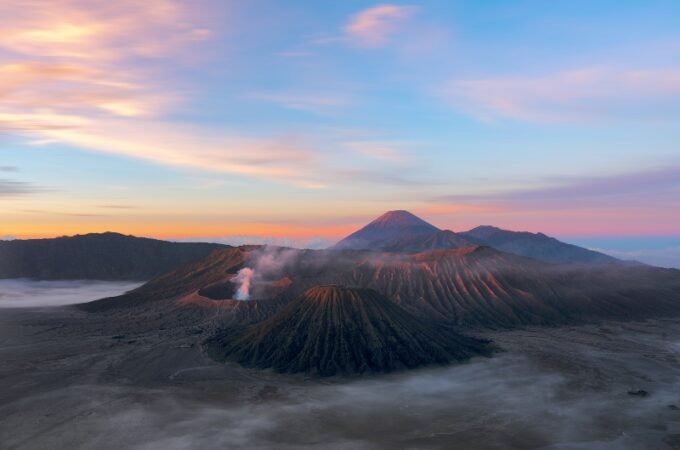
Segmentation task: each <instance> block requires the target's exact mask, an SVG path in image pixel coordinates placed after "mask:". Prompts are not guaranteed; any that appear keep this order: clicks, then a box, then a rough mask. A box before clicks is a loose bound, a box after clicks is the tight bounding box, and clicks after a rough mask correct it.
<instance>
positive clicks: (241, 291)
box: [232, 267, 255, 300]
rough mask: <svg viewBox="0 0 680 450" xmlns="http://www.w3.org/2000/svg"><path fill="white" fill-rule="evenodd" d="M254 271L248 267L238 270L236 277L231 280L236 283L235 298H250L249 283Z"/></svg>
mask: <svg viewBox="0 0 680 450" xmlns="http://www.w3.org/2000/svg"><path fill="white" fill-rule="evenodd" d="M254 275H255V271H254V270H253V269H251V268H250V267H244V268H243V269H241V270H239V271H238V273H237V274H236V277H234V279H233V280H232V282H234V283H237V284H238V285H239V286H238V290H237V291H236V296H235V298H236V300H249V299H250V284H251V282H252V279H253V276H254Z"/></svg>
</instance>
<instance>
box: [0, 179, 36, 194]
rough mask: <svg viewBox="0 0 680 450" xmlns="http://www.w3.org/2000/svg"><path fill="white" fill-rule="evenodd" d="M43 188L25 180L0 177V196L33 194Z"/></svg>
mask: <svg viewBox="0 0 680 450" xmlns="http://www.w3.org/2000/svg"><path fill="white" fill-rule="evenodd" d="M44 190H45V189H44V188H42V187H39V186H36V185H34V184H32V183H27V182H25V181H16V180H6V179H0V198H3V197H14V196H17V195H26V194H34V193H37V192H42V191H44Z"/></svg>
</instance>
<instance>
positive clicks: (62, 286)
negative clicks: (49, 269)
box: [0, 279, 140, 308]
mask: <svg viewBox="0 0 680 450" xmlns="http://www.w3.org/2000/svg"><path fill="white" fill-rule="evenodd" d="M139 285H140V283H139V282H132V281H119V282H112V281H89V280H75V281H36V280H25V279H21V280H16V279H14V280H0V308H23V307H38V306H61V305H72V304H75V303H84V302H89V301H92V300H97V299H99V298H104V297H111V296H114V295H120V294H122V293H124V292H127V291H129V290H132V289H134V288H136V287H138V286H139Z"/></svg>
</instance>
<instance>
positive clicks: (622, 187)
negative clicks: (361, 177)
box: [444, 165, 680, 209]
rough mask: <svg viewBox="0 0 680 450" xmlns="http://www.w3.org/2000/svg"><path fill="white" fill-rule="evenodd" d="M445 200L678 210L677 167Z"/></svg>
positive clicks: (679, 177)
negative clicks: (652, 204)
mask: <svg viewBox="0 0 680 450" xmlns="http://www.w3.org/2000/svg"><path fill="white" fill-rule="evenodd" d="M444 198H445V199H446V200H450V201H455V202H471V203H488V202H491V203H495V204H503V205H505V206H508V207H516V206H524V207H528V206H533V207H539V208H543V209H555V208H557V209H561V208H565V207H575V206H577V207H583V206H591V207H592V206H595V207H597V206H600V207H607V206H610V205H616V206H617V207H618V208H623V207H624V205H625V206H626V207H632V206H645V205H650V204H651V203H654V204H655V205H657V206H662V205H665V206H667V207H673V206H677V207H678V208H680V166H677V165H669V166H667V167H661V168H655V169H647V170H642V171H638V172H628V173H621V174H615V175H608V176H599V177H574V178H562V179H559V178H558V179H553V180H551V181H550V182H548V183H546V182H545V180H544V182H543V185H542V186H539V187H536V188H532V189H523V190H507V191H502V192H498V193H488V194H480V195H450V196H446V197H444Z"/></svg>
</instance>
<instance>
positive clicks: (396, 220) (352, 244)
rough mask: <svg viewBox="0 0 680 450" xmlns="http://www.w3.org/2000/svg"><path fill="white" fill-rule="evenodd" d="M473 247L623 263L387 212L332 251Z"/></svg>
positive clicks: (525, 236)
mask: <svg viewBox="0 0 680 450" xmlns="http://www.w3.org/2000/svg"><path fill="white" fill-rule="evenodd" d="M473 245H485V246H488V247H493V248H495V249H497V250H501V251H504V252H508V253H513V254H515V255H520V256H526V257H529V258H534V259H537V260H539V261H545V262H550V263H559V264H612V263H621V262H622V261H621V260H618V259H616V258H614V257H612V256H609V255H605V254H604V253H599V252H595V251H592V250H588V249H585V248H582V247H578V246H576V245H571V244H566V243H564V242H560V241H558V240H557V239H555V238H552V237H549V236H546V235H545V234H543V233H528V232H519V231H508V230H502V229H500V228H496V227H491V226H480V227H477V228H474V229H472V230H470V231H465V232H461V233H456V232H453V231H450V230H440V229H439V228H437V227H435V226H434V225H431V224H429V223H427V222H425V221H424V220H422V219H420V218H418V217H416V216H415V215H413V214H411V213H409V212H408V211H389V212H387V213H385V214H383V215H382V216H380V217H378V218H377V219H376V220H374V221H373V222H371V223H369V224H368V225H366V226H365V227H363V228H362V229H360V230H358V231H356V232H354V233H352V234H350V235H349V236H347V237H346V238H344V239H342V240H341V241H339V242H338V243H337V244H335V245H334V246H333V247H331V248H332V249H336V250H347V249H352V250H381V251H389V252H406V253H419V252H424V251H430V250H446V249H455V248H463V247H469V246H473Z"/></svg>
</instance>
